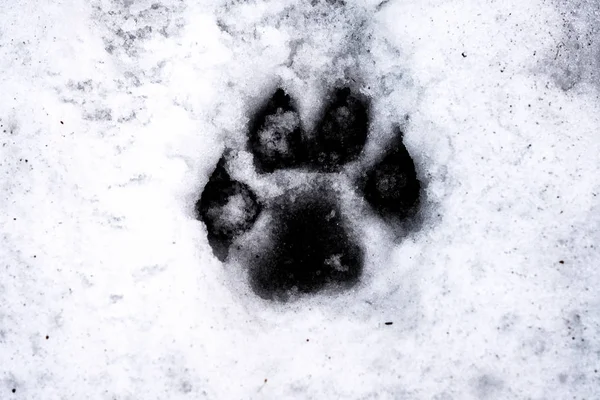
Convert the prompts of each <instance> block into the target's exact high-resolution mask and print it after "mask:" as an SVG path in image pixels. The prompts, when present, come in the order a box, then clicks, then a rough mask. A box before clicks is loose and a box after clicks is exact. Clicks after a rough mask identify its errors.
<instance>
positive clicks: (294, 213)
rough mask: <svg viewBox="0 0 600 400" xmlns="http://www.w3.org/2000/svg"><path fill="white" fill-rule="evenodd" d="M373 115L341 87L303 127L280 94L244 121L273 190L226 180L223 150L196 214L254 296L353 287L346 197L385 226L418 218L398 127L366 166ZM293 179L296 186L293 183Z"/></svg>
mask: <svg viewBox="0 0 600 400" xmlns="http://www.w3.org/2000/svg"><path fill="white" fill-rule="evenodd" d="M369 117H370V102H369V99H368V98H367V97H365V96H362V95H360V94H358V93H353V92H352V90H351V89H350V88H348V87H342V88H337V89H335V90H333V91H332V93H331V94H330V96H329V98H328V99H327V103H326V106H325V107H324V109H323V112H322V114H321V116H320V118H319V122H318V123H317V124H316V125H315V127H314V128H313V129H310V130H306V129H305V128H304V125H303V123H302V120H301V117H300V113H299V112H298V109H297V106H296V103H295V102H294V100H293V99H292V98H291V97H290V96H289V95H288V94H287V93H286V92H285V91H284V90H283V89H277V90H276V91H275V93H274V94H273V96H272V97H271V98H270V100H269V101H268V102H266V104H265V105H264V106H263V107H262V108H261V109H259V110H258V111H257V112H256V114H255V117H254V118H253V120H252V121H251V122H250V126H249V133H248V146H247V151H249V152H250V153H251V154H252V156H253V157H252V158H253V167H254V169H255V171H256V172H257V176H258V177H259V180H260V179H263V180H265V181H269V182H271V183H272V184H273V185H275V186H279V187H280V189H281V190H280V192H279V194H277V195H271V194H269V193H267V192H265V191H264V190H261V189H260V188H259V187H253V186H252V185H253V184H252V183H248V182H247V183H244V182H241V181H239V180H236V179H234V178H232V175H237V174H232V171H231V170H230V168H233V165H235V164H233V163H232V162H231V160H232V159H233V158H234V157H235V151H233V150H231V149H229V150H226V151H225V153H224V154H223V156H222V157H221V159H220V160H219V162H218V163H217V166H216V168H215V170H214V171H213V173H212V175H211V176H210V178H209V181H208V183H207V184H206V186H205V187H204V190H203V191H202V194H201V196H200V199H199V200H198V202H197V203H196V216H197V218H198V219H199V220H200V221H202V222H203V223H204V224H205V226H206V232H207V238H208V242H209V244H210V246H211V248H212V250H213V253H214V254H215V256H216V257H217V258H218V259H219V260H221V261H227V260H228V259H229V258H230V257H231V256H232V254H231V253H232V252H234V253H235V254H236V258H238V259H240V260H242V262H243V264H244V265H245V266H247V268H248V275H249V281H250V285H251V287H252V289H253V291H254V292H255V293H256V294H257V295H259V296H260V297H262V298H265V299H279V300H286V299H288V298H289V297H290V296H292V295H294V294H303V293H315V292H318V291H321V290H335V289H341V288H349V287H352V286H353V285H355V284H356V283H357V282H359V279H360V277H361V273H362V271H363V267H364V263H365V250H364V244H363V243H362V242H361V238H360V236H359V235H358V234H357V233H356V229H354V227H353V222H352V218H350V215H351V214H352V211H353V210H351V209H349V208H352V207H351V206H349V205H348V202H347V201H344V200H343V198H344V193H348V192H352V193H353V194H354V195H355V196H354V197H356V198H359V199H362V200H361V201H362V203H363V205H364V206H365V209H366V210H370V211H371V212H374V213H376V214H377V215H378V216H379V218H380V219H381V220H382V221H384V222H386V223H388V224H396V223H401V222H402V221H405V220H407V219H409V218H411V217H412V216H414V215H415V213H416V211H417V209H418V207H419V200H420V191H421V183H420V181H419V180H418V178H417V173H416V170H415V165H414V162H413V160H412V158H411V156H410V154H409V153H408V151H407V149H406V147H405V146H404V143H403V138H402V133H401V132H400V130H396V131H395V135H394V138H393V140H392V141H391V142H389V143H388V145H387V146H386V150H385V151H383V152H381V154H379V155H378V157H376V160H375V161H371V162H367V161H365V160H364V158H365V157H364V156H363V155H364V148H365V145H366V143H367V141H368V139H369V137H370V132H369V130H370V121H369ZM350 165H354V167H353V168H350V167H349V166H350ZM250 168H251V167H250ZM356 171H358V172H356ZM278 174H279V175H281V174H283V175H285V176H286V177H287V178H288V179H287V180H286V179H276V176H277V175H278ZM239 175H240V176H243V175H244V174H239ZM294 177H296V178H297V179H296V180H295V181H296V182H302V183H301V184H297V185H292V184H290V182H292V181H294ZM280 178H281V177H280ZM282 186H283V187H282ZM346 197H347V196H346Z"/></svg>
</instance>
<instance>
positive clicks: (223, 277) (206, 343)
mask: <svg viewBox="0 0 600 400" xmlns="http://www.w3.org/2000/svg"><path fill="white" fill-rule="evenodd" d="M311 3H315V5H314V6H313V5H311ZM345 3H346V5H345V6H344V7H343V8H339V6H336V5H334V4H329V2H327V1H325V0H321V1H309V0H304V1H291V0H283V1H274V0H271V1H262V0H256V1H225V0H220V1H214V2H189V1H185V2H184V1H178V0H154V1H135V2H133V1H117V0H114V1H113V0H92V1H91V2H89V3H85V2H79V1H76V0H64V1H60V2H58V1H57V2H39V1H30V0H6V1H3V2H0V93H1V94H2V97H1V98H0V125H1V127H0V188H1V192H0V235H1V239H2V242H1V245H0V270H1V271H2V272H1V273H0V399H119V400H122V399H165V398H168V399H188V398H189V399H199V398H206V399H313V398H314V399H335V398H340V399H342V398H343V399H437V400H441V399H566V398H577V399H584V398H585V399H594V398H598V397H600V389H599V388H600V372H599V371H600V357H599V354H600V339H599V338H600V296H599V294H598V290H599V288H600V272H599V269H598V267H600V252H599V250H598V246H600V181H599V179H598V177H600V159H599V154H600V136H599V130H600V129H599V128H600V121H599V120H600V101H599V99H598V94H599V90H600V76H599V73H598V71H599V70H600V69H599V68H600V61H599V60H600V44H599V43H600V40H599V39H600V33H599V32H598V24H597V21H598V14H599V13H600V4H599V3H598V1H597V0H578V1H562V0H556V1H550V0H548V1H543V0H530V1H527V2H522V1H518V0H506V1H502V2H499V1H493V0H486V1H472V0H467V1H455V0H449V1H440V0H425V1H416V0H412V1H410V0H408V1H400V0H391V1H388V2H383V3H381V4H379V2H377V1H372V0H362V1H361V0H354V1H351V0H346V1H345ZM348 76H351V77H353V79H354V82H353V84H354V85H355V87H357V88H360V90H361V91H362V92H363V94H365V95H368V96H370V97H371V98H372V99H373V101H374V110H373V111H374V115H375V121H374V122H373V124H374V125H373V126H374V128H373V129H374V141H373V142H372V143H370V144H369V148H368V149H370V150H368V151H376V150H377V142H378V140H379V138H380V136H379V135H380V133H379V132H380V131H386V128H387V127H389V126H390V125H391V124H393V123H397V122H400V121H402V122H403V126H404V127H405V131H406V133H405V139H406V144H407V147H408V148H409V150H410V152H411V154H412V155H413V156H414V159H415V162H416V163H417V167H418V173H419V176H420V178H421V179H422V181H423V182H424V184H425V187H426V193H425V195H426V202H425V204H426V205H425V209H424V212H423V218H422V220H423V222H422V223H421V226H420V227H418V229H416V230H415V231H414V232H411V233H410V234H409V235H408V236H407V237H406V238H405V239H404V240H403V241H401V242H400V243H397V242H394V241H393V240H392V239H391V234H390V233H389V232H387V231H386V230H385V229H384V228H383V227H382V226H381V225H379V222H378V220H377V219H376V218H375V217H373V216H369V215H365V216H364V217H363V222H364V225H362V226H361V229H362V231H361V233H362V237H363V238H364V239H365V240H368V247H367V248H368V257H369V260H370V261H369V264H368V266H367V268H366V274H365V276H364V279H363V280H362V282H361V284H360V285H359V286H357V287H355V288H354V289H352V290H349V291H346V292H343V293H341V294H336V295H330V294H327V293H326V294H323V295H317V296H311V297H305V298H303V299H301V300H299V301H295V302H292V303H286V304H278V303H271V302H267V301H263V300H260V299H259V298H257V297H256V296H255V295H253V294H252V292H251V291H250V289H249V288H248V286H247V281H246V279H245V277H244V276H243V273H242V270H241V269H237V267H236V265H234V264H233V263H232V264H227V265H223V264H221V263H220V262H218V261H217V260H216V259H215V257H213V256H212V253H211V251H210V247H209V245H208V243H207V241H206V232H205V230H204V227H203V225H202V224H201V223H200V222H198V221H196V220H195V219H194V215H193V207H194V202H195V201H196V199H197V198H198V196H199V194H200V192H201V190H202V188H203V187H204V185H205V184H206V182H207V180H208V176H209V174H210V173H211V172H212V170H213V169H214V166H215V165H216V162H217V160H218V159H219V157H220V156H221V152H222V150H223V148H224V147H225V146H234V147H236V146H237V147H239V146H243V144H244V142H245V128H246V126H247V123H248V121H249V119H250V116H251V113H252V111H253V110H254V109H255V107H257V106H258V105H259V104H262V102H263V101H264V99H265V98H267V97H268V96H270V94H271V93H272V92H273V90H274V88H275V87H277V86H279V85H282V86H283V87H285V88H286V90H287V91H288V92H289V93H290V94H291V95H293V96H294V98H296V99H297V101H298V103H299V105H300V114H301V117H302V118H303V120H304V121H306V123H307V124H314V122H315V121H314V119H315V116H316V115H318V112H319V110H320V109H321V108H320V107H321V106H322V99H323V97H324V95H325V94H326V93H327V91H328V89H329V88H331V87H332V86H333V85H334V84H335V83H336V82H339V81H341V80H343V79H344V77H348ZM405 116H408V117H409V118H408V120H405ZM238 161H239V162H248V157H247V155H244V154H242V155H240V160H238ZM252 179H254V178H253V177H252V176H249V177H248V180H249V181H250V180H252ZM334 262H335V261H334ZM385 322H393V325H385ZM13 390H14V393H13Z"/></svg>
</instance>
